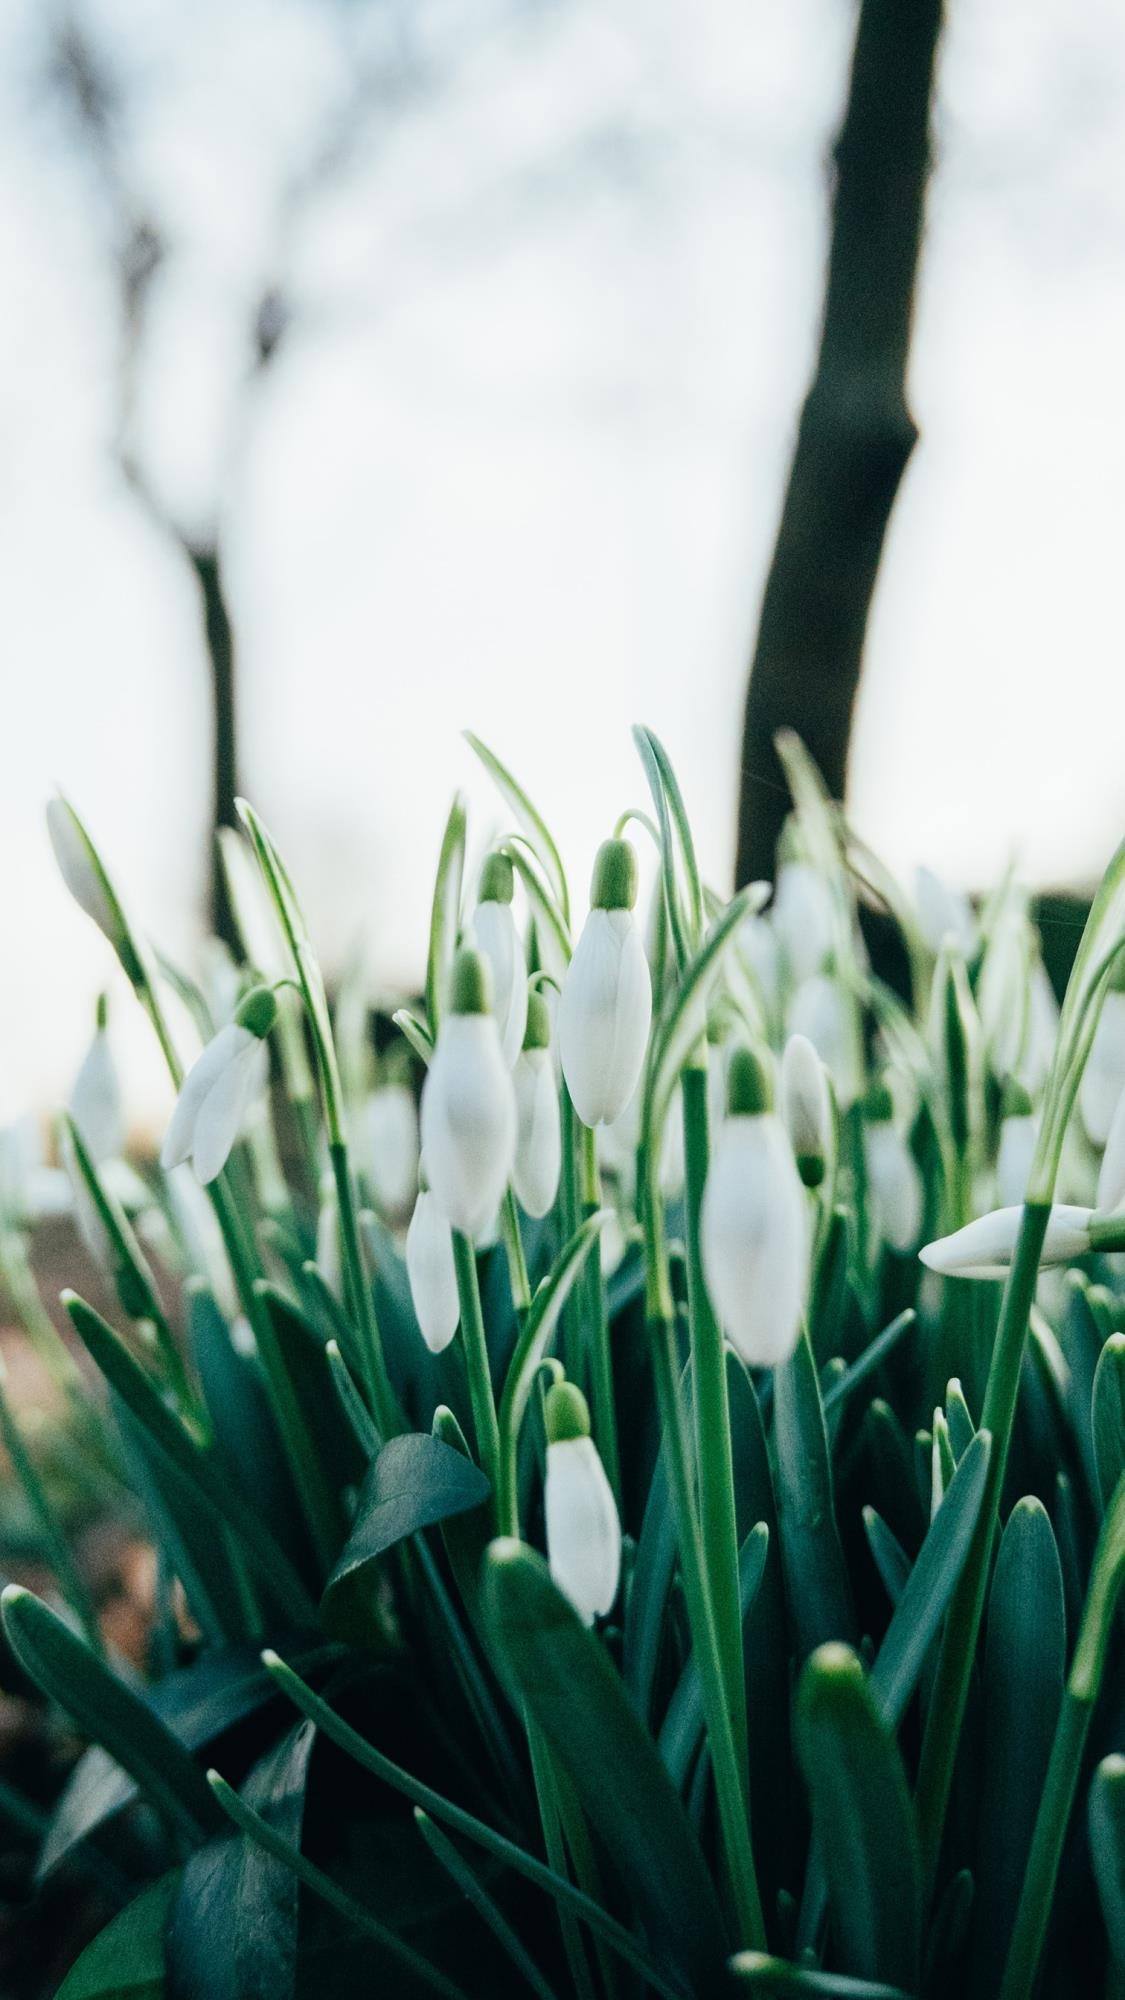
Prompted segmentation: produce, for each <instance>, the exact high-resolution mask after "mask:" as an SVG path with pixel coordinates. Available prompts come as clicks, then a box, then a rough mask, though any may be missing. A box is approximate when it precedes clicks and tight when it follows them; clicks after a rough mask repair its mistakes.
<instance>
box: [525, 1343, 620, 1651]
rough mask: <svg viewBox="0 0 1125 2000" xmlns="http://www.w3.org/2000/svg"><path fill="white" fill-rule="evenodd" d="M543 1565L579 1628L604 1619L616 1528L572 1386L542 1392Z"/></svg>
mask: <svg viewBox="0 0 1125 2000" xmlns="http://www.w3.org/2000/svg"><path fill="white" fill-rule="evenodd" d="M546 1416H547V1479H546V1486H545V1490H544V1496H543V1497H544V1503H545V1509H546V1516H547V1560H548V1562H549V1563H550V1566H551V1575H552V1577H553V1578H554V1580H555V1582H556V1583H557V1585H558V1587H559V1589H560V1590H561V1591H562V1592H563V1594H564V1596H566V1597H569V1599H570V1601H571V1603H572V1604H573V1606H574V1608H575V1610H576V1611H577V1613H578V1616H579V1617H580V1618H581V1620H582V1622H583V1624H584V1625H592V1624H593V1622H594V1619H595V1618H604V1617H605V1615H606V1612H607V1611H608V1610H609V1609H610V1608H611V1606H612V1604H613V1600H614V1598H615V1597H616V1596H617V1586H618V1582H619V1581H620V1576H621V1523H620V1521H619V1519H618V1516H617V1505H616V1502H615V1501H614V1498H613V1490H612V1488H611V1486H610V1483H609V1480H608V1479H607V1478H606V1472H605V1467H604V1466H603V1464H602V1462H601V1459H600V1458H599V1456H598V1448H597V1446H596V1444H595V1443H594V1440H593V1438H592V1437H591V1436H590V1412H589V1410H588V1409H587V1407H586V1398H585V1396H584V1395H583V1394H582V1391H581V1390H580V1389H576V1388H575V1386H574V1384H573V1382H556V1383H554V1384H553V1386H552V1387H551V1388H550V1389H549V1390H548V1392H547V1405H546Z"/></svg>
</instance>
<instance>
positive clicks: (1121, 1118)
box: [1098, 1090, 1125, 1215]
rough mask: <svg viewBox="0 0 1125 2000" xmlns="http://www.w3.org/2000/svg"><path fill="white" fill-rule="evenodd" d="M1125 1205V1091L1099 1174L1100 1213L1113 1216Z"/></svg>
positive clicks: (1118, 1105) (1114, 1115)
mask: <svg viewBox="0 0 1125 2000" xmlns="http://www.w3.org/2000/svg"><path fill="white" fill-rule="evenodd" d="M1123 1203H1125V1090H1123V1091H1122V1093H1121V1095H1120V1097H1119V1098H1118V1100H1117V1109H1116V1111H1115V1112H1114V1114H1113V1123H1112V1125H1111V1126H1110V1128H1109V1137H1108V1138H1107V1140H1106V1142H1105V1152H1104V1153H1103V1154H1102V1164H1101V1169H1100V1171H1099V1173H1098V1212H1099V1214H1101V1215H1111V1214H1112V1213H1113V1212H1114V1210H1115V1209H1118V1208H1120V1207H1121V1206H1122V1204H1123Z"/></svg>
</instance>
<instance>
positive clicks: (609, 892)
mask: <svg viewBox="0 0 1125 2000" xmlns="http://www.w3.org/2000/svg"><path fill="white" fill-rule="evenodd" d="M636 900H637V857H636V855H635V853H634V852H633V849H632V847H631V846H630V844H629V842H628V841H627V840H603V842H602V844H601V846H600V847H599V849H598V852H597V857H596V859H595V861H594V874H593V879H592V881H591V883H590V905H591V908H592V909H595V910H631V909H632V907H633V905H634V903H635V902H636Z"/></svg>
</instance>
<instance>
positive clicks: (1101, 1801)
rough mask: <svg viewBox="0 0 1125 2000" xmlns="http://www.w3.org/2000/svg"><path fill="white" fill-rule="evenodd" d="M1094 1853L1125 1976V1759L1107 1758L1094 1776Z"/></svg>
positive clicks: (1107, 1920) (1113, 1943) (1096, 1874)
mask: <svg viewBox="0 0 1125 2000" xmlns="http://www.w3.org/2000/svg"><path fill="white" fill-rule="evenodd" d="M1090 1849H1091V1853H1092V1854H1093V1859H1094V1878H1095V1880H1096V1882H1097V1885H1098V1894H1099V1896H1100V1897H1101V1904H1102V1912H1103V1914H1104V1916H1105V1927H1106V1930H1107V1931H1108V1932H1109V1943H1110V1949H1111V1951H1112V1953H1113V1959H1114V1964H1115V1965H1116V1967H1117V1970H1118V1972H1120V1973H1125V1757H1121V1756H1117V1755H1114V1756H1112V1757H1103V1758H1102V1761H1101V1763H1100V1764H1099V1765H1098V1768H1097V1770H1096V1771H1095V1772H1094V1776H1093V1781H1092V1783H1091V1785H1090Z"/></svg>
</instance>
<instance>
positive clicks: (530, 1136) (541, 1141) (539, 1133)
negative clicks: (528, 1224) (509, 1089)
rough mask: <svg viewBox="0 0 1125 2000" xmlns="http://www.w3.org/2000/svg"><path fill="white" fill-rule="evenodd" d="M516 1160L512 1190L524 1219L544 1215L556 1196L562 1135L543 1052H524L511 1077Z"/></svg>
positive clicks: (547, 1058) (546, 1054)
mask: <svg viewBox="0 0 1125 2000" xmlns="http://www.w3.org/2000/svg"><path fill="white" fill-rule="evenodd" d="M512 1082H513V1085H514V1088H515V1093H516V1158H515V1165H514V1166H513V1168H512V1186H513V1187H514V1188H515V1191H516V1199H517V1201H518V1202H519V1204H520V1207H521V1208H522V1209H523V1210H524V1211H525V1213H526V1214H527V1215H531V1216H536V1217H538V1216H542V1215H546V1213H547V1210H548V1209H549V1208H550V1206H551V1203H552V1202H553V1201H554V1199H555V1195H556V1193H557V1192H558V1185H559V1173H560V1170H561V1166H562V1133H561V1129H560V1123H559V1097H558V1090H557V1087H556V1084H555V1070H554V1064H553V1063H552V1061H551V1056H550V1051H549V1050H547V1049H524V1050H523V1051H522V1052H521V1054H520V1056H519V1059H518V1061H517V1063H516V1066H515V1069H514V1071H513V1073H512Z"/></svg>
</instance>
